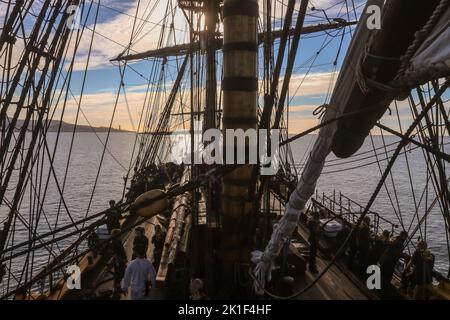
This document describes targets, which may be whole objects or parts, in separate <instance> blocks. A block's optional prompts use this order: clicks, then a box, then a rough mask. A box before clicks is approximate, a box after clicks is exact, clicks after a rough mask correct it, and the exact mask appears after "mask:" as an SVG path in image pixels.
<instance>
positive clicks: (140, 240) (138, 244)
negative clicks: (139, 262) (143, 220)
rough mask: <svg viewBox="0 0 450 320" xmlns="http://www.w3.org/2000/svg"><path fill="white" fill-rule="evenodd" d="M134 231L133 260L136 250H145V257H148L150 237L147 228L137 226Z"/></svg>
mask: <svg viewBox="0 0 450 320" xmlns="http://www.w3.org/2000/svg"><path fill="white" fill-rule="evenodd" d="M134 232H135V234H134V240H133V258H132V260H133V259H134V258H136V254H135V253H136V252H143V253H144V258H147V248H148V238H147V237H146V236H145V229H144V228H142V227H137V228H136V229H134Z"/></svg>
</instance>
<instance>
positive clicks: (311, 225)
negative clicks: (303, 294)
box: [307, 211, 320, 273]
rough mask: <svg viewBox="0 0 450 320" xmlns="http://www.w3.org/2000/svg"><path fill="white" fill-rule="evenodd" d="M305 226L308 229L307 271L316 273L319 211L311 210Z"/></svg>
mask: <svg viewBox="0 0 450 320" xmlns="http://www.w3.org/2000/svg"><path fill="white" fill-rule="evenodd" d="M307 226H308V229H309V238H308V242H309V246H310V247H309V271H311V272H312V273H317V272H318V271H317V267H316V255H317V246H318V244H319V238H320V216H319V212H317V211H313V212H312V214H311V217H310V219H309V220H308V222H307Z"/></svg>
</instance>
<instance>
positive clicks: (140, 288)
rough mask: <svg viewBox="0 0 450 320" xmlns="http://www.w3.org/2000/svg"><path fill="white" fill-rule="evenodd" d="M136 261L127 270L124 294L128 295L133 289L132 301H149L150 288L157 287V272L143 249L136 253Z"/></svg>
mask: <svg viewBox="0 0 450 320" xmlns="http://www.w3.org/2000/svg"><path fill="white" fill-rule="evenodd" d="M134 254H135V255H136V259H134V260H133V261H131V262H130V263H129V264H128V266H127V269H126V270H125V277H124V279H123V285H122V292H123V294H124V295H127V293H128V288H131V290H130V291H131V296H130V298H131V300H147V299H149V296H150V288H151V287H153V288H154V287H155V286H156V272H155V268H154V267H153V265H152V263H151V262H150V261H148V260H147V259H146V258H145V252H144V251H142V247H139V248H137V251H136V252H134Z"/></svg>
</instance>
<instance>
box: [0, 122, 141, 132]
mask: <svg viewBox="0 0 450 320" xmlns="http://www.w3.org/2000/svg"><path fill="white" fill-rule="evenodd" d="M23 124H24V120H17V123H16V126H15V127H16V131H19V130H20V128H22V126H23ZM34 124H35V121H30V123H29V124H28V131H31V130H32V128H33V127H34ZM74 127H75V124H73V123H68V122H65V121H60V120H52V121H51V122H50V125H49V126H48V131H47V132H58V131H59V132H73V129H74ZM0 128H1V126H0ZM108 130H109V128H108V127H94V126H92V127H91V126H89V125H82V124H77V127H76V132H93V131H95V132H108ZM111 132H134V131H130V130H122V129H117V128H111Z"/></svg>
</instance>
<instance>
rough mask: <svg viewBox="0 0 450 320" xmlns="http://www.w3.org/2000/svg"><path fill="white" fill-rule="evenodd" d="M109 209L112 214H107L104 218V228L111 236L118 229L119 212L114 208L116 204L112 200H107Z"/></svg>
mask: <svg viewBox="0 0 450 320" xmlns="http://www.w3.org/2000/svg"><path fill="white" fill-rule="evenodd" d="M109 208H110V209H111V210H112V212H111V211H110V212H108V213H107V216H106V227H107V228H108V233H109V234H112V231H113V230H114V229H120V217H121V214H120V210H119V208H116V202H115V201H114V200H109Z"/></svg>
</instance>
